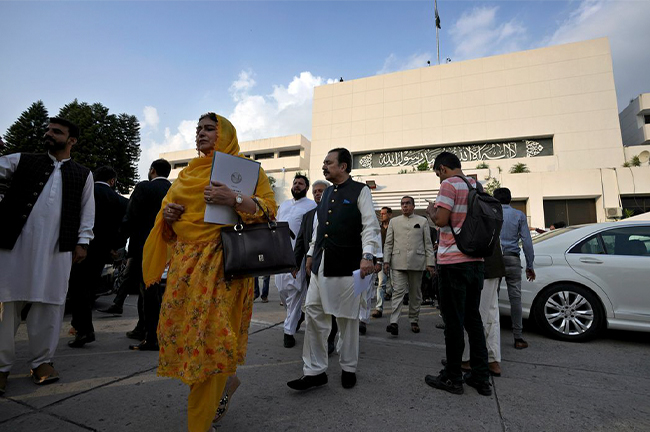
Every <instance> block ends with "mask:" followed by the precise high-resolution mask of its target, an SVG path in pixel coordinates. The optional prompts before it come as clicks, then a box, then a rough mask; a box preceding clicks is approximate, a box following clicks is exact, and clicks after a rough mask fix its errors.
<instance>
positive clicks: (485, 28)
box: [449, 6, 527, 61]
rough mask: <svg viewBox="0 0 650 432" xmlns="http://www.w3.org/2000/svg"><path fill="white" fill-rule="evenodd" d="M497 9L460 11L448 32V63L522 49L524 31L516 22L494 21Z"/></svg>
mask: <svg viewBox="0 0 650 432" xmlns="http://www.w3.org/2000/svg"><path fill="white" fill-rule="evenodd" d="M498 10H499V7H498V6H493V7H475V8H473V9H471V10H470V11H467V12H464V13H463V14H462V15H461V17H460V18H459V19H458V20H457V21H456V22H455V23H454V25H453V26H452V28H451V29H450V30H449V34H450V35H451V38H452V42H453V44H454V47H455V48H454V53H453V55H452V60H454V61H460V60H467V59H472V58H479V57H486V56H489V55H495V54H502V53H507V52H513V51H520V50H522V49H524V44H525V42H526V39H527V29H526V27H524V26H523V24H521V23H520V22H519V21H517V20H516V19H512V20H510V21H508V22H505V23H499V22H498V21H497V12H498Z"/></svg>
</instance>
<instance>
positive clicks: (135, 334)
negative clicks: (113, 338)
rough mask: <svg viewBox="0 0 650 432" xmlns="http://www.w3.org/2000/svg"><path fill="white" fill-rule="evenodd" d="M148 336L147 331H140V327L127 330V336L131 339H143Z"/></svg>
mask: <svg viewBox="0 0 650 432" xmlns="http://www.w3.org/2000/svg"><path fill="white" fill-rule="evenodd" d="M146 336H147V335H146V334H145V332H143V331H140V330H138V329H134V330H131V331H128V332H126V337H128V338H129V339H135V340H139V341H143V340H144V338H145V337H146Z"/></svg>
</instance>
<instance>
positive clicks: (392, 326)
mask: <svg viewBox="0 0 650 432" xmlns="http://www.w3.org/2000/svg"><path fill="white" fill-rule="evenodd" d="M386 331H387V332H388V333H390V334H392V335H393V336H397V335H398V334H399V327H398V326H397V324H389V325H388V327H386Z"/></svg>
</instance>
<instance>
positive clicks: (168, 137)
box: [138, 120, 196, 180]
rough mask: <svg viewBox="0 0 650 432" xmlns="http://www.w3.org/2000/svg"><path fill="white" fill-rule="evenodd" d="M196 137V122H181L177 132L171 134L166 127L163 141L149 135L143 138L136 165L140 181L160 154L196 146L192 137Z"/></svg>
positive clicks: (145, 176)
mask: <svg viewBox="0 0 650 432" xmlns="http://www.w3.org/2000/svg"><path fill="white" fill-rule="evenodd" d="M195 135H196V120H183V121H181V123H180V124H179V125H178V127H177V132H176V133H173V134H172V132H171V130H170V129H169V128H168V127H166V128H165V132H164V139H163V140H162V141H161V142H158V141H156V140H154V139H152V138H151V137H150V136H149V135H147V136H145V137H144V138H143V139H142V141H141V144H140V150H141V154H140V162H139V164H138V173H139V174H140V180H146V178H147V173H148V172H149V167H150V166H151V162H153V161H155V160H156V159H158V158H160V153H165V152H170V151H176V150H187V149H192V148H194V147H195V146H196V144H195V142H194V137H195Z"/></svg>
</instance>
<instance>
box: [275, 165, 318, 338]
mask: <svg viewBox="0 0 650 432" xmlns="http://www.w3.org/2000/svg"><path fill="white" fill-rule="evenodd" d="M308 190H309V179H308V178H307V177H305V176H304V175H302V174H296V177H295V178H294V179H293V185H292V186H291V195H293V199H288V200H286V201H285V202H283V203H282V204H280V208H279V209H278V222H288V223H289V229H290V230H291V232H292V233H294V234H295V235H296V236H298V233H299V232H300V225H301V224H302V217H303V215H304V214H305V213H307V212H308V211H309V210H311V209H313V208H316V203H315V202H314V201H312V200H310V199H309V198H307V191H308ZM291 247H293V248H295V247H296V237H294V238H292V239H291ZM298 265H301V263H298ZM275 286H277V287H278V292H279V293H280V300H281V301H282V303H284V305H285V307H286V308H287V318H286V319H285V320H284V347H285V348H291V347H293V346H294V345H295V344H296V339H295V338H294V337H293V335H294V334H295V333H296V331H297V330H298V321H299V320H300V313H301V311H300V309H301V308H302V303H303V302H304V301H305V296H306V295H307V279H306V277H305V269H304V267H301V268H300V269H299V270H298V272H297V273H296V277H295V278H294V277H293V275H292V274H291V273H284V274H279V275H276V276H275Z"/></svg>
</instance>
